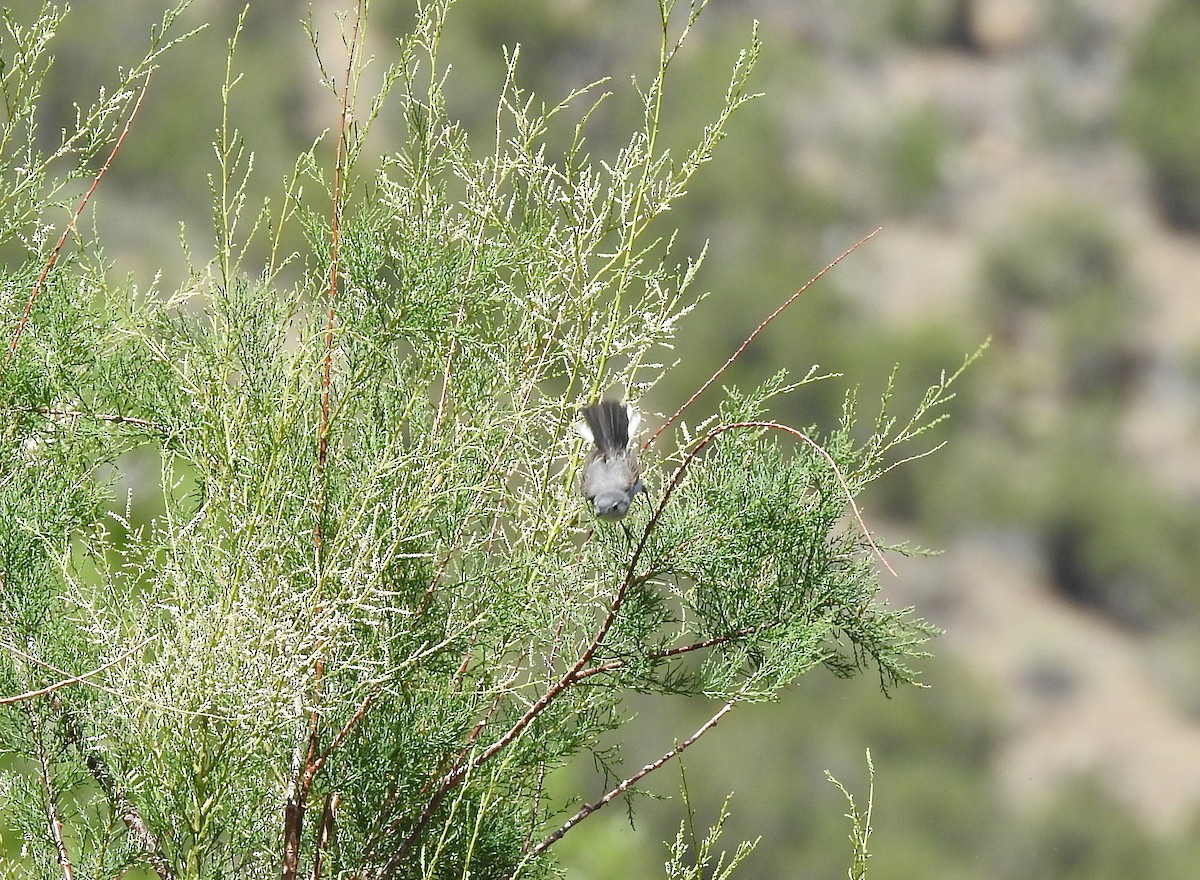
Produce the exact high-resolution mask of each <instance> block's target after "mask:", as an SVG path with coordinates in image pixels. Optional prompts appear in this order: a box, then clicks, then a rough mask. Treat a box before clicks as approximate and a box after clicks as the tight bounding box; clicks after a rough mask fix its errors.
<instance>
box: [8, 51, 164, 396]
mask: <svg viewBox="0 0 1200 880" xmlns="http://www.w3.org/2000/svg"><path fill="white" fill-rule="evenodd" d="M148 88H150V74H149V73H147V74H146V82H145V83H144V84H143V85H142V90H141V92H139V93H138V96H137V100H136V101H134V103H133V109H132V110H131V111H130V112H129V118H128V119H126V120H125V127H124V128H123V129H121V134H120V135H119V136H118V137H117V140H116V143H114V144H113V148H112V151H111V152H110V153H109V154H108V158H107V159H105V160H104V165H103V166H102V167H101V168H100V171H99V172H97V174H96V176H95V177H94V178H93V179H92V185H91V186H90V187H88V191H87V192H86V193H84V194H83V198H82V199H81V200H80V201H79V206H78V207H77V208H76V209H75V213H74V214H72V215H71V219H70V221H69V222H68V223H67V226H66V228H65V229H63V231H62V235H60V236H59V237H58V244H56V245H55V246H54V250H52V251H51V252H50V257H49V258H48V259H47V260H46V265H45V266H43V267H42V274H41V275H39V276H38V280H37V281H36V282H35V283H34V285H33V289H32V290H31V291H29V299H28V300H26V302H25V312H24V313H23V314H22V315H21V320H20V321H18V322H17V330H16V332H15V333H14V334H13V338H12V341H11V342H10V343H9V344H8V354H7V355H6V356H5V358H4V367H3V368H0V378H2V377H3V376H4V374H5V373H7V372H8V368H9V366H10V365H11V364H12V359H13V356H14V355H15V354H16V352H17V343H19V342H20V341H21V334H22V333H24V332H25V325H26V324H28V323H29V316H30V315H31V314H32V313H33V304H34V303H35V302H37V298H38V296H40V295H41V292H42V288H43V287H45V285H46V279H47V278H49V277H50V270H51V269H53V268H54V264H55V263H57V262H58V255H59V253H60V252H61V251H62V249H63V245H65V244H66V243H67V236H69V235H70V234H71V233H72V232H73V231H74V230H75V224H76V223H78V222H79V217H80V215H81V214H83V209H84V208H85V207H87V203H88V202H90V201H91V199H92V194H93V193H95V192H96V187H98V186H99V185H100V181H101V180H103V179H104V175H106V174H108V169H109V167H111V165H112V163H113V160H114V159H115V158H116V157H117V153H118V152H120V150H121V145H122V144H123V143H125V136H126V135H128V134H129V128H130V126H132V125H133V119H134V117H135V116H137V113H138V110H139V109H141V106H142V99H143V98H144V97H146V89H148Z"/></svg>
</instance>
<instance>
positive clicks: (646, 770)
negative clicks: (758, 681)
mask: <svg viewBox="0 0 1200 880" xmlns="http://www.w3.org/2000/svg"><path fill="white" fill-rule="evenodd" d="M732 709H733V703H726V704H725V705H724V706H722V707H721V708H720V709H718V710H717V712H716V714H715V715H713V716H712V717H711V718H709V719H708V720H707V721H705V722H704V724H702V725H701V726H700V729H699V730H697V731H696V732H695V733H693V734H692V735H691V736H689V737H688V738H687V739H685V740H684V741H683V742H681V743H679V744H678V745H677V746H675V748H673V749H671V750H670V751H669V752H667V753H666V754H664V755H663V756H662V757H660V758H659V759H658V760H657V761H651V762H650V763H649V764H647V765H646V766H645V767H643V768H642V769H641V770H639V771H638V772H637V773H634V774H633V775H632V776H630V777H629V778H628V779H626V780H625V781H624V782H622V783H621V784H620V785H618V786H617V787H616V788H614V789H612V790H611V791H609V792H608V793H607V794H605V795H604V797H602V798H600V800H598V801H593V802H592V803H590V804H584V805H583V807H581V808H580V810H579V812H577V813H576V814H575V815H574V816H572V817H571V818H570V819H568V820H567V821H566V822H564V823H563V824H562V825H560V826H559V827H558V829H557V830H556V831H555V832H554V833H553V834H551V835H550V836H549V837H547V838H546V839H545V840H543V841H542V842H541V843H539V844H538V845H537V846H535V847H534V848H533V849H532V850H530V852H529V858H536V857H537V856H538V855H540V854H541V853H542V852H544V851H545V850H546V849H548V848H549V847H551V846H553V845H554V844H555V843H557V842H558V841H559V840H561V839H562V837H563V835H564V834H566V833H567V832H568V831H570V830H571V829H572V828H574V827H575V826H576V825H578V824H579V823H580V822H582V821H583V820H584V819H586V818H587V817H588V816H590V815H591V814H592V813H594V812H596V811H597V810H598V809H600V808H601V807H603V806H605V805H606V804H608V803H611V802H612V801H613V800H614V799H615V798H618V797H620V796H621V795H622V794H624V793H625V792H626V791H628V790H629V789H630V788H632V787H633V786H635V785H637V784H638V782H640V781H641V780H642V779H644V778H645V777H646V776H649V775H650V774H651V773H653V772H654V771H655V770H657V769H658V768H659V767H662V766H663V765H664V764H666V763H667V762H668V761H670V760H672V759H673V758H675V757H676V756H677V755H679V754H680V753H681V752H682V751H683V750H684V749H686V748H688V747H689V746H691V745H692V744H693V743H695V742H696V740H698V739H700V737H702V736H704V734H706V733H708V732H709V731H710V730H712V729H713V727H715V726H716V724H717V722H718V721H720V720H721V719H722V718H724V717H725V715H726V714H727V713H729V712H730V711H731V710H732Z"/></svg>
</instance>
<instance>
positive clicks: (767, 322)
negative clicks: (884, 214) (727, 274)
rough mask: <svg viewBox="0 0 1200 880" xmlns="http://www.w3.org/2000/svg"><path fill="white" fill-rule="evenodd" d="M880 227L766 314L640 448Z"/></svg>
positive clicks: (650, 440) (677, 415)
mask: <svg viewBox="0 0 1200 880" xmlns="http://www.w3.org/2000/svg"><path fill="white" fill-rule="evenodd" d="M882 228H883V227H880V228H879V229H876V230H875V231H874V232H872V233H871V234H870V235H867V236H864V237H863V238H861V239H859V240H858V241H857V242H855V243H854V244H853V245H852V246H851V247H849V248H847V249H846V250H845V251H843V252H842V254H841V255H840V256H839V257H838V258H837V259H836V260H834V261H833V262H831V263H829V264H828V265H827V266H826V267H825V268H824V269H822V270H821V271H820V272H818V273H817V274H816V275H814V276H813V277H812V278H810V279H808V281H806V282H804V284H803V285H802V286H801V287H800V289H799V290H797V291H796V292H795V293H793V294H792V295H791V296H790V297H788V298H787V300H786V301H785V302H784V303H783V305H781V306H780V307H779V308H777V309H776V310H775V311H773V312H771V314H769V315H767V317H766V318H765V319H764V320H763V322H762V323H761V324H759V325H758V326H757V327H755V328H754V331H753V332H752V333H751V334H750V335H749V336H747V337H746V340H745V341H744V342H743V343H742V344H741V345H739V346H738V348H737V351H735V352H734V353H733V354H731V355H730V356H729V360H727V361H725V363H723V364H722V365H721V366H720V367H719V368H718V369H717V371H716V372H715V373H713V374H712V375H711V376H709V377H708V381H706V382H705V383H704V384H703V385H701V386H700V387H699V388H698V389H696V393H695V394H693V395H692V396H691V397H689V398H688V399H687V400H685V401H684V402H683V406H681V407H679V409H677V410H675V412H674V413H672V414H671V417H670V418H669V419H667V420H666V421H665V422H663V423H662V425H660V426H659V428H658V430H657V431H655V432H654V433H653V434H652V435H651V437H650V439H649V440H647V441H646V442H645V443H644V444H642V448H643V449H648V448H649V447H650V444H651V443H653V442H654V441H655V440H657V439H658V435H659V434H661V433H662V432H663V431H665V430H666V429H667V426H668V425H670V424H672V423H673V422H674V421H675V420H676V419H677V418H679V416H680V415H682V414H683V411H684V410H685V409H687V408H688V407H689V406H691V405H692V403H693V402H694V401H695V400H696V398H697V397H699V396H700V395H701V394H703V393H704V392H705V391H707V390H708V388H709V386H710V385H712V383H713V382H716V381H717V378H718V377H719V376H720V375H721V374H722V373H724V372H725V371H726V370H727V369H729V366H730V364H732V363H733V362H734V361H736V360H737V359H738V358H739V357H741V355H742V352H744V351H745V350H746V348H747V347H748V346H749V345H750V343H751V342H753V341H754V340H755V339H756V338H757V337H758V334H760V333H762V332H763V330H765V329H766V328H767V327H768V326H769V325H770V324H771V322H772V321H774V320H775V319H776V318H778V317H779V315H780V313H781V312H782V311H783V310H784V309H786V308H787V307H788V306H790V305H791V304H792V303H794V302H795V301H796V300H798V299H799V298H800V297H801V296H802V295H803V294H804V292H805V291H806V290H808V289H809V288H810V287H812V286H813V285H814V284H816V283H817V282H818V281H820V280H821V278H822V277H823V276H824V275H825V273H826V272H828V271H829V270H830V269H832V268H833V267H834V266H836V265H837V264H838V263H840V262H841V261H842V260H844V259H846V257H848V256H850V255H851V254H852V253H854V252H855V251H856V250H858V249H859V247H861V246H862V245H863V244H865V243H866V242H867V241H868V240H869V239H871V238H874V237H875V235H876V234H878V233H879V231H880V229H882Z"/></svg>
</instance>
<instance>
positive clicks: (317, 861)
mask: <svg viewBox="0 0 1200 880" xmlns="http://www.w3.org/2000/svg"><path fill="white" fill-rule="evenodd" d="M341 799H342V796H341V794H339V793H338V792H336V791H331V792H329V794H327V795H325V807H324V808H323V809H322V810H321V824H320V826H318V828H317V851H316V853H315V855H314V856H313V872H312V880H321V868H322V867H323V865H322V862H323V861H324V859H325V851H326V850H327V849H329V844H330V842H331V841H332V840H333V823H334V820H335V819H336V818H337V808H338V804H339V803H340V802H341Z"/></svg>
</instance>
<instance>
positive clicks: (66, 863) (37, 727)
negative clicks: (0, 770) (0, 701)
mask: <svg viewBox="0 0 1200 880" xmlns="http://www.w3.org/2000/svg"><path fill="white" fill-rule="evenodd" d="M25 711H26V712H27V713H28V715H29V726H30V728H32V730H33V741H34V744H35V747H36V748H37V759H38V775H39V776H40V777H41V781H42V792H43V793H44V794H45V795H46V819H47V821H48V822H49V823H50V837H51V839H52V840H53V841H54V848H55V850H56V851H57V852H58V865H59V867H60V868H61V869H62V875H63V880H74V878H75V870H74V868H72V867H71V857H70V856H69V855H68V854H67V844H66V841H65V840H64V839H63V824H62V819H60V818H59V816H58V805H57V794H56V793H55V791H54V781H53V779H51V777H50V758H49V756H48V755H47V754H46V743H45V741H44V740H43V739H42V721H41V719H40V718H38V714H37V712H35V711H34V707H33V706H32V705H26V706H25Z"/></svg>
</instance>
